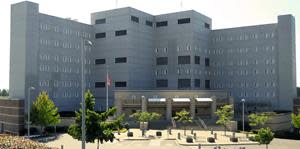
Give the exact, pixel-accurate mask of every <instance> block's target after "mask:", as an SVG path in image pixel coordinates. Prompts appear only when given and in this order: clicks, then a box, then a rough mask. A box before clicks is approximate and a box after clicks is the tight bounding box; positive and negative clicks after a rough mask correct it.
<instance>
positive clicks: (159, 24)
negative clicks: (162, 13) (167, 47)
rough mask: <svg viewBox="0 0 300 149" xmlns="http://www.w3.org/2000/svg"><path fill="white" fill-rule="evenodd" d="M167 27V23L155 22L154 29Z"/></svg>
mask: <svg viewBox="0 0 300 149" xmlns="http://www.w3.org/2000/svg"><path fill="white" fill-rule="evenodd" d="M162 26H168V21H161V22H156V27H162Z"/></svg>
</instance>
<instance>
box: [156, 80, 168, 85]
mask: <svg viewBox="0 0 300 149" xmlns="http://www.w3.org/2000/svg"><path fill="white" fill-rule="evenodd" d="M156 87H168V80H167V79H159V80H156Z"/></svg>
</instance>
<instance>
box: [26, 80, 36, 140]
mask: <svg viewBox="0 0 300 149" xmlns="http://www.w3.org/2000/svg"><path fill="white" fill-rule="evenodd" d="M31 90H35V88H34V87H32V86H31V87H28V94H27V96H28V97H27V114H28V115H27V137H28V139H29V137H30V104H31V102H30V101H31V100H30V97H31V96H30V91H31Z"/></svg>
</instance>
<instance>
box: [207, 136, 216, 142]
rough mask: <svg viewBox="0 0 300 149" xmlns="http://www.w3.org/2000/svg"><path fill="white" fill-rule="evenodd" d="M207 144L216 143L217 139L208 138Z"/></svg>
mask: <svg viewBox="0 0 300 149" xmlns="http://www.w3.org/2000/svg"><path fill="white" fill-rule="evenodd" d="M207 142H209V143H215V138H213V137H208V138H207Z"/></svg>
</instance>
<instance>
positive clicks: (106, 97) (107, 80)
mask: <svg viewBox="0 0 300 149" xmlns="http://www.w3.org/2000/svg"><path fill="white" fill-rule="evenodd" d="M107 110H108V65H106V111H107Z"/></svg>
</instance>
